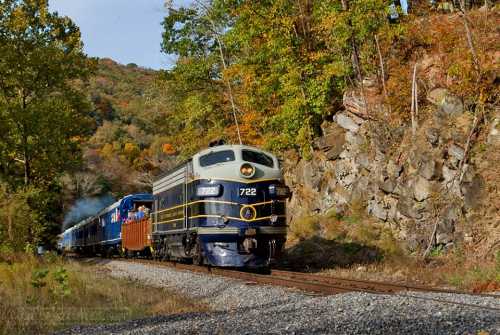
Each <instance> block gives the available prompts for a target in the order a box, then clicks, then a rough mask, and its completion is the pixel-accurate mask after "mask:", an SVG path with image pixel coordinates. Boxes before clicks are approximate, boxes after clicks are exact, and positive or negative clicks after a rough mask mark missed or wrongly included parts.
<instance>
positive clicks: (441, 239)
mask: <svg viewBox="0 0 500 335" xmlns="http://www.w3.org/2000/svg"><path fill="white" fill-rule="evenodd" d="M450 242H453V234H450V233H438V234H436V243H437V244H448V243H450Z"/></svg>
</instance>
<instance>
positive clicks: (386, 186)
mask: <svg viewBox="0 0 500 335" xmlns="http://www.w3.org/2000/svg"><path fill="white" fill-rule="evenodd" d="M396 185H397V182H396V180H395V179H393V178H388V179H386V180H384V181H383V182H381V183H379V188H380V189H381V190H382V191H384V192H385V193H392V192H393V191H394V189H395V188H396Z"/></svg>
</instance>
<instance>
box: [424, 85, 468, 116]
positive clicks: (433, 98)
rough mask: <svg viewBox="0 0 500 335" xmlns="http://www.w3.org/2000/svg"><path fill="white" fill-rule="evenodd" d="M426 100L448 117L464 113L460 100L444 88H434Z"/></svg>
mask: <svg viewBox="0 0 500 335" xmlns="http://www.w3.org/2000/svg"><path fill="white" fill-rule="evenodd" d="M427 100H428V101H429V102H431V103H432V104H434V105H435V106H437V107H438V108H439V109H440V110H441V111H443V112H444V113H445V114H447V115H450V116H456V115H459V114H462V113H463V112H464V104H463V102H462V100H460V98H458V97H456V96H454V95H452V94H451V93H450V91H448V90H447V89H445V88H435V89H433V90H431V91H430V92H429V93H428V94H427Z"/></svg>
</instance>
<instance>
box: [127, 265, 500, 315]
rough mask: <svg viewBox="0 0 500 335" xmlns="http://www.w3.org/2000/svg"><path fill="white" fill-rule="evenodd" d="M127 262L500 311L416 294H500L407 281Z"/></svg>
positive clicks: (317, 289)
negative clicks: (263, 272) (465, 290)
mask: <svg viewBox="0 0 500 335" xmlns="http://www.w3.org/2000/svg"><path fill="white" fill-rule="evenodd" d="M125 261H128V262H135V263H142V264H148V265H155V266H163V267H169V268H175V269H178V270H184V271H191V272H197V273H205V274H211V275H216V276H222V277H228V278H233V279H237V280H241V281H244V282H246V283H247V284H262V285H273V286H282V287H288V288H294V289H298V290H301V291H306V292H312V293H314V294H317V295H332V294H338V293H347V292H365V293H372V294H388V295H396V296H400V297H406V298H410V299H416V300H426V301H434V302H440V303H446V304H453V305H460V306H467V307H471V308H481V309H488V310H495V311H498V312H500V307H491V306H483V305H479V304H467V303H462V302H458V301H453V300H447V299H444V298H441V297H435V298H434V297H426V296H418V295H415V294H416V293H418V292H421V293H448V294H450V293H452V294H462V295H472V296H478V297H488V298H494V299H498V300H500V295H494V294H480V293H470V292H464V291H458V290H448V289H440V288H435V287H424V286H415V285H406V284H395V283H389V282H379V281H368V280H357V279H346V278H338V277H330V276H321V275H315V274H310V273H302V272H292V271H283V270H271V272H270V273H269V274H258V273H252V272H243V271H237V270H230V269H223V268H212V267H206V266H196V265H190V264H183V263H176V262H160V261H154V260H146V259H126V260H125Z"/></svg>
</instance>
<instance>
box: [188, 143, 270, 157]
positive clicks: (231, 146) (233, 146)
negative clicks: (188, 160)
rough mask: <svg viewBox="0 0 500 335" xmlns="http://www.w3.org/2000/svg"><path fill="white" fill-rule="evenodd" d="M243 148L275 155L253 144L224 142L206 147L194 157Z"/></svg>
mask: <svg viewBox="0 0 500 335" xmlns="http://www.w3.org/2000/svg"><path fill="white" fill-rule="evenodd" d="M242 149H248V150H253V151H258V152H262V153H265V154H266V155H269V156H273V157H274V155H273V154H272V153H270V152H268V151H265V150H262V149H259V148H257V147H252V146H249V145H243V144H224V145H218V146H216V147H210V148H206V149H204V150H202V151H200V152H198V153H196V154H194V155H193V157H195V156H203V155H206V154H208V153H211V152H216V151H224V150H242Z"/></svg>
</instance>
